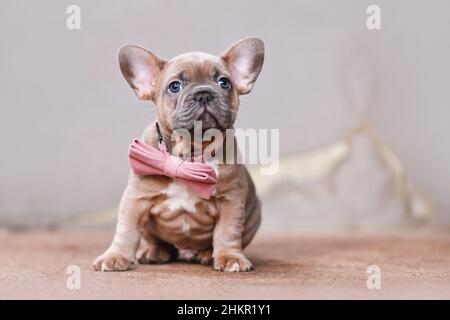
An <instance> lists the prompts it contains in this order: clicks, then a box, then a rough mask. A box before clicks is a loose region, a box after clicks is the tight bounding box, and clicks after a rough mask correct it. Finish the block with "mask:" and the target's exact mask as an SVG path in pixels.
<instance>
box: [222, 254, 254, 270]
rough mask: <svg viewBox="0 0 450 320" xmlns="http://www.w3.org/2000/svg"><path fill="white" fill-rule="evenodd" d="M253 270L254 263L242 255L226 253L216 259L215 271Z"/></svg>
mask: <svg viewBox="0 0 450 320" xmlns="http://www.w3.org/2000/svg"><path fill="white" fill-rule="evenodd" d="M252 269H253V265H252V263H251V262H250V261H249V260H248V259H247V258H246V257H245V256H244V255H243V254H242V253H226V254H219V255H217V256H216V257H214V270H217V271H225V272H242V271H250V270H252Z"/></svg>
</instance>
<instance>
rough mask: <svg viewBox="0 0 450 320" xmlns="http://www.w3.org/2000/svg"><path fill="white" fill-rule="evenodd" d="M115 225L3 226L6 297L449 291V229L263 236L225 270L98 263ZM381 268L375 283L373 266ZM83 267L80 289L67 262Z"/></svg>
mask: <svg viewBox="0 0 450 320" xmlns="http://www.w3.org/2000/svg"><path fill="white" fill-rule="evenodd" d="M111 236H112V230H110V229H108V230H104V229H100V230H93V229H90V230H53V231H42V230H40V231H20V232H19V231H16V232H6V231H3V232H1V233H0V261H1V263H0V298H7V299H16V298H26V299H46V298H51V299H93V298H100V299H105V298H113V299H134V298H137V299H171V298H172V299H222V298H225V299H227V298H231V299H250V298H252V299H304V298H308V299H309V298H321V299H330V298H350V299H362V298H369V299H379V298H389V299H391V298H446V299H450V233H449V232H445V231H439V232H435V231H421V232H417V231H415V232H409V233H406V232H402V233H391V234H384V235H381V236H380V235H378V236H377V235H374V234H372V235H368V234H365V235H357V234H356V235H355V234H353V235H346V234H337V235H330V234H325V235H319V234H311V235H305V234H302V235H292V234H290V235H280V234H278V235H269V234H265V235H263V234H259V235H258V236H257V237H256V239H255V241H254V242H253V243H252V244H251V245H250V247H249V248H248V250H247V254H248V256H249V258H250V259H251V260H252V261H253V263H254V265H255V267H256V270H255V271H253V272H251V273H239V274H225V273H219V272H215V271H213V270H212V269H211V268H210V267H207V266H201V265H195V264H186V263H171V264H167V265H149V266H142V265H140V266H137V267H136V268H134V269H133V270H132V271H127V272H122V273H101V272H94V271H92V270H91V268H90V265H91V262H92V260H93V259H94V258H95V257H96V255H97V254H99V253H101V252H102V250H104V249H105V248H106V246H107V245H108V242H109V241H110V239H111ZM372 264H376V265H378V266H379V267H380V268H381V279H382V288H381V290H372V291H371V290H368V289H367V287H366V279H367V274H366V268H367V266H369V265H372ZM69 265H79V266H80V267H81V270H82V271H81V290H69V289H68V288H67V287H66V280H67V275H66V274H65V271H66V268H67V266H69Z"/></svg>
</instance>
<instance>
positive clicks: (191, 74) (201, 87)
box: [119, 38, 264, 131]
mask: <svg viewBox="0 0 450 320" xmlns="http://www.w3.org/2000/svg"><path fill="white" fill-rule="evenodd" d="M263 62H264V43H263V42H262V41H261V40H260V39H257V38H247V39H243V40H241V41H238V42H237V43H235V44H234V45H232V46H231V47H230V48H228V50H226V51H225V53H224V54H222V55H220V56H213V55H210V54H206V53H202V52H190V53H185V54H181V55H179V56H176V57H174V58H172V59H171V60H169V61H166V60H163V59H160V58H158V57H157V56H156V55H155V54H154V53H152V52H151V51H148V50H147V49H144V48H142V47H138V46H134V45H128V46H124V47H122V48H121V49H120V50H119V63H120V69H121V71H122V74H123V76H124V77H125V79H126V80H127V82H128V83H129V84H130V86H131V88H132V89H133V90H134V92H135V94H136V96H137V97H138V98H139V99H141V100H151V101H153V102H154V103H155V104H156V107H157V115H158V120H159V122H160V123H161V124H162V125H163V126H164V127H165V128H166V129H167V130H169V131H173V130H174V129H186V130H192V129H193V127H194V122H195V121H201V122H202V128H203V130H207V129H210V128H217V129H220V130H225V129H228V128H231V127H232V126H233V124H234V121H235V119H236V114H237V111H238V108H239V95H242V94H247V93H249V92H250V91H251V89H252V87H253V84H254V82H255V81H256V79H257V77H258V75H259V73H260V71H261V68H262V65H263Z"/></svg>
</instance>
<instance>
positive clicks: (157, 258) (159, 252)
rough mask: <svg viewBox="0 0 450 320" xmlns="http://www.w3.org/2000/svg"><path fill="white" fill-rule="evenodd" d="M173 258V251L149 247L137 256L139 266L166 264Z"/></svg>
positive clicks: (161, 247) (163, 247)
mask: <svg viewBox="0 0 450 320" xmlns="http://www.w3.org/2000/svg"><path fill="white" fill-rule="evenodd" d="M172 257H173V250H172V249H171V248H169V247H166V246H159V245H158V246H149V247H147V248H145V249H143V250H141V251H140V252H138V254H137V259H138V261H139V263H141V264H150V263H167V262H169V261H170V260H171V259H172Z"/></svg>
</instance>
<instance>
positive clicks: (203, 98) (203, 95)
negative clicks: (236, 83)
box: [194, 90, 214, 103]
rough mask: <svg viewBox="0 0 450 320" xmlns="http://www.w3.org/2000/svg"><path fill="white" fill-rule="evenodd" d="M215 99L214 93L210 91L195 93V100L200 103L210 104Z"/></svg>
mask: <svg viewBox="0 0 450 320" xmlns="http://www.w3.org/2000/svg"><path fill="white" fill-rule="evenodd" d="M213 98H214V94H213V92H211V91H209V90H202V91H199V92H196V93H194V100H195V101H196V102H198V103H208V102H210V101H211V100H212V99H213Z"/></svg>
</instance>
